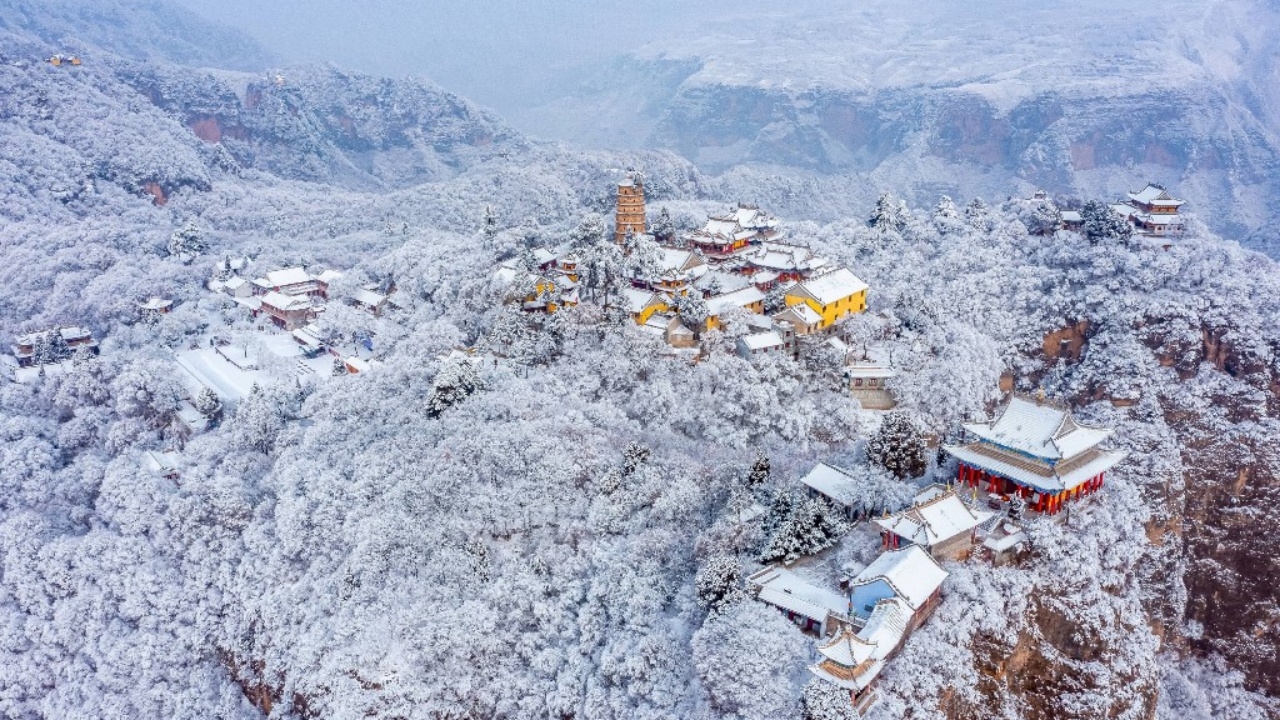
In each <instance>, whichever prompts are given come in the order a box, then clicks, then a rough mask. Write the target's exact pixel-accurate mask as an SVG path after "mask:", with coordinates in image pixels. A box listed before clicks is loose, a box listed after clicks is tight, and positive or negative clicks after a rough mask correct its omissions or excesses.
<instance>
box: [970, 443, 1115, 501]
mask: <svg viewBox="0 0 1280 720" xmlns="http://www.w3.org/2000/svg"><path fill="white" fill-rule="evenodd" d="M946 451H947V452H949V453H951V455H952V456H954V457H955V458H956V459H957V460H959V461H961V462H963V463H965V464H966V465H970V466H973V467H979V468H982V469H983V470H986V471H987V472H990V473H993V474H995V475H999V476H1001V477H1005V478H1008V479H1010V480H1013V481H1014V482H1016V483H1019V484H1021V485H1026V486H1028V487H1032V488H1035V489H1036V490H1039V491H1041V492H1048V493H1056V492H1059V491H1062V490H1070V489H1072V488H1074V487H1076V486H1077V485H1079V484H1081V483H1083V482H1084V481H1085V480H1088V479H1089V478H1091V477H1094V476H1095V475H1098V474H1100V473H1104V472H1106V471H1108V470H1110V469H1111V468H1112V467H1114V466H1115V465H1116V464H1117V463H1119V462H1120V461H1121V460H1124V459H1125V458H1126V457H1127V454H1126V453H1118V452H1101V451H1099V450H1096V449H1090V450H1089V451H1087V452H1085V453H1082V454H1081V455H1079V456H1077V457H1075V458H1073V459H1072V460H1070V461H1064V462H1061V463H1058V464H1057V465H1054V466H1050V465H1049V464H1048V463H1046V462H1044V461H1039V460H1035V459H1031V458H1023V457H1021V456H1018V455H1013V454H1011V453H1008V452H1004V451H1002V450H1000V449H999V448H994V447H992V446H991V445H989V444H987V443H982V442H975V443H971V444H969V445H947V446H946Z"/></svg>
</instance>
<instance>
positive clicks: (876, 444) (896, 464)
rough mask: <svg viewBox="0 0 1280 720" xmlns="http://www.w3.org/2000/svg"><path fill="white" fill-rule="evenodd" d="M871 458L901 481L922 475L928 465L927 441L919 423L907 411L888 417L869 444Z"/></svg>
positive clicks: (893, 413) (869, 458) (869, 456)
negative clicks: (917, 424) (917, 427)
mask: <svg viewBox="0 0 1280 720" xmlns="http://www.w3.org/2000/svg"><path fill="white" fill-rule="evenodd" d="M867 459H868V460H870V461H871V462H872V463H873V464H875V465H878V466H880V467H882V468H884V469H885V470H888V471H889V472H891V473H893V475H894V476H895V477H897V478H898V479H899V480H907V479H910V478H916V477H920V476H921V475H923V474H924V471H925V468H926V467H927V460H926V455H925V445H924V440H923V439H922V438H921V437H920V432H919V431H918V430H916V427H915V423H913V422H911V418H909V417H907V414H906V413H903V412H891V413H889V414H888V415H886V416H885V418H884V422H882V423H881V424H880V429H879V430H877V431H876V434H875V435H873V436H872V437H871V440H870V441H869V442H868V443H867Z"/></svg>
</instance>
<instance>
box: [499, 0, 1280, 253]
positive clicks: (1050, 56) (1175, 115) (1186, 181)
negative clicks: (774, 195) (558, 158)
mask: <svg viewBox="0 0 1280 720" xmlns="http://www.w3.org/2000/svg"><path fill="white" fill-rule="evenodd" d="M1276 38H1280V14H1278V13H1277V11H1276V8H1275V6H1274V5H1273V4H1269V3H1265V2H1259V1H1256V0H1217V1H1214V2H1203V1H1202V0H1173V1H1171V2H1164V3H1150V4H1136V5H1132V4H1131V5H1126V6H1124V7H1117V6H1115V4H1114V3H1107V2H1097V1H1091V2H1047V3H1035V4H1027V3H1020V2H1007V1H1006V2H993V3H982V4H981V5H979V6H972V5H962V4H956V3H949V2H941V1H933V2H922V3H912V4H910V5H905V4H902V3H897V2H889V1H888V0H881V1H879V2H869V3H859V4H858V5H857V6H856V7H849V6H847V4H844V3H841V4H835V3H826V4H816V5H815V4H813V3H805V4H803V5H802V6H796V7H792V8H787V7H779V8H777V9H776V10H773V11H758V10H757V11H754V12H750V13H746V12H744V13H743V14H742V15H740V16H734V15H726V16H725V17H723V18H722V19H721V20H719V21H712V22H707V23H702V24H698V25H696V26H694V27H691V28H689V29H688V30H687V31H685V32H681V33H675V34H673V35H671V36H669V37H664V38H661V39H659V40H656V41H654V42H652V43H651V44H649V45H648V46H647V47H646V48H645V49H644V50H642V51H640V52H638V53H636V54H635V55H633V56H631V57H628V58H625V59H622V60H619V61H618V62H617V63H615V64H613V65H611V66H609V67H606V68H604V69H603V70H600V71H598V72H596V73H594V74H592V75H589V76H587V77H585V78H583V77H581V76H577V77H568V78H566V81H565V84H564V85H563V86H562V87H561V88H560V90H559V92H558V93H551V94H550V95H551V97H552V99H551V101H550V102H549V103H547V104H546V105H545V106H543V107H539V108H534V109H532V110H528V111H518V112H514V113H512V117H513V118H514V119H515V120H516V122H517V124H519V125H521V126H523V127H526V128H527V129H530V130H531V131H533V132H535V133H539V132H540V133H543V134H547V135H553V136H557V137H579V138H585V139H586V140H587V141H589V142H593V143H595V144H598V145H601V146H657V147H666V148H672V149H675V150H678V151H679V152H680V153H681V154H683V155H684V156H685V157H688V158H690V159H691V160H694V161H695V162H697V163H698V165H699V166H700V167H702V168H703V169H705V170H710V171H713V172H720V171H724V170H727V169H730V168H734V167H735V166H738V165H740V164H742V163H751V164H756V165H762V166H772V167H773V168H775V170H774V171H775V172H783V173H786V172H788V170H787V169H797V168H799V169H805V170H811V171H817V172H818V173H820V174H821V175H823V176H825V179H826V180H829V181H831V182H834V183H837V184H842V183H844V181H843V180H840V179H839V178H832V177H831V176H833V175H836V176H839V175H850V176H852V177H854V178H857V179H858V180H859V181H860V183H859V184H861V185H863V186H864V187H865V189H864V190H862V191H861V192H857V191H856V190H855V192H856V202H857V203H859V204H861V205H865V204H866V203H867V202H868V201H869V199H870V197H868V195H871V196H873V195H874V193H876V192H878V191H879V190H880V189H885V188H893V189H895V190H899V191H901V192H905V193H907V194H908V195H909V196H912V197H913V198H916V199H920V200H925V201H927V200H928V199H929V198H931V197H933V196H936V195H937V194H938V193H939V192H948V193H950V194H953V195H955V196H959V197H972V196H977V195H981V196H985V197H987V198H988V199H990V198H992V197H1003V196H1004V195H1006V194H1008V193H1009V191H1010V188H1015V187H1016V188H1018V189H1019V190H1021V191H1025V190H1029V189H1032V188H1036V187H1040V188H1044V189H1047V190H1050V191H1052V192H1055V193H1062V194H1068V195H1076V196H1084V197H1087V196H1106V197H1111V196H1117V195H1119V194H1121V193H1122V192H1123V191H1125V190H1127V189H1136V188H1139V187H1142V186H1143V185H1144V184H1145V183H1146V182H1147V181H1149V180H1150V181H1156V182H1161V183H1163V184H1165V185H1167V186H1168V187H1170V188H1173V189H1175V191H1176V192H1178V193H1179V194H1181V195H1182V196H1184V197H1186V198H1187V199H1189V200H1190V201H1191V203H1192V207H1191V209H1192V210H1193V211H1196V212H1199V213H1200V214H1201V217H1202V218H1203V219H1204V220H1205V221H1206V222H1208V223H1209V224H1210V225H1211V227H1214V228H1216V229H1217V230H1219V231H1221V232H1224V233H1228V234H1231V235H1233V236H1235V237H1239V238H1241V240H1242V241H1244V242H1246V243H1247V244H1251V245H1253V246H1255V247H1262V248H1267V249H1271V250H1273V251H1275V250H1277V248H1276V247H1275V245H1274V241H1275V239H1276V237H1277V235H1276V233H1275V231H1274V229H1273V228H1274V227H1275V225H1276V223H1277V215H1276V205H1275V203H1274V202H1272V201H1270V199H1269V198H1271V197H1274V196H1275V195H1276V193H1277V192H1280V130H1278V129H1277V128H1280V116H1278V115H1277V108H1278V107H1280V75H1277V70H1276V68H1277V67H1278V66H1280V62H1277V60H1278V58H1280V55H1278V50H1280V44H1278V43H1280V41H1277V39H1276ZM581 118H591V120H590V121H589V122H586V121H583V120H581ZM850 184H852V183H850ZM829 210H830V208H828V207H815V208H813V209H812V210H811V212H813V213H814V214H815V215H819V216H820V215H821V214H822V213H823V212H824V211H829Z"/></svg>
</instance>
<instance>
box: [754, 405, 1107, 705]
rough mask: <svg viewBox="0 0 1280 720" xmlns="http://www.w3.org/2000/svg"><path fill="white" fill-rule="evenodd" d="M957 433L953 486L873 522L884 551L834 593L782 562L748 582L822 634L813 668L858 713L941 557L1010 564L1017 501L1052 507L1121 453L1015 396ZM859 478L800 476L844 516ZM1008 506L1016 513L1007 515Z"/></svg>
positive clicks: (921, 605) (923, 612)
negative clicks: (962, 438)
mask: <svg viewBox="0 0 1280 720" xmlns="http://www.w3.org/2000/svg"><path fill="white" fill-rule="evenodd" d="M965 429H966V430H967V431H968V432H969V433H970V434H971V435H972V436H973V437H974V440H973V441H972V442H970V443H968V444H966V445H954V446H947V448H946V449H947V450H948V451H949V452H950V453H951V454H952V455H954V456H955V457H956V458H957V459H958V460H959V471H958V476H957V480H958V484H957V485H956V486H949V487H943V486H940V485H930V486H928V487H925V488H923V489H922V490H921V491H920V492H918V493H917V494H916V495H915V497H914V498H913V499H912V502H911V505H910V506H909V507H907V508H905V509H903V510H900V511H898V512H894V513H888V512H885V513H884V514H883V515H881V516H880V517H872V518H869V519H870V520H871V522H872V524H874V526H875V527H876V528H877V530H878V532H879V534H880V538H881V548H882V550H883V552H882V553H881V555H880V556H879V557H878V558H877V559H876V560H875V561H874V562H872V563H871V564H870V565H868V566H867V567H866V568H864V569H862V570H860V571H858V572H856V573H851V572H845V573H843V576H842V578H841V579H840V581H839V589H838V590H834V589H829V588H827V587H823V586H822V585H821V584H819V583H815V582H813V581H811V580H809V579H807V578H805V577H803V576H802V575H801V574H799V573H798V572H796V571H795V570H794V569H788V568H786V567H783V566H779V565H770V566H768V567H765V568H764V569H762V570H760V571H758V572H756V573H754V574H753V575H751V576H750V577H749V578H748V586H749V588H750V590H751V591H752V592H753V593H754V595H755V597H756V598H757V599H758V600H759V601H761V602H764V603H767V604H769V605H773V606H775V607H777V608H778V609H779V610H780V611H781V612H782V613H784V614H785V615H786V616H787V618H789V619H791V620H792V621H793V622H795V623H796V624H797V625H798V626H800V627H801V628H802V629H804V630H805V631H806V632H809V633H811V634H813V635H815V636H817V637H818V638H819V643H818V647H817V656H818V657H817V660H816V662H815V663H814V664H813V665H812V666H810V671H811V672H812V673H813V675H814V676H816V677H817V678H819V679H821V680H822V681H824V682H828V683H831V684H833V685H835V686H836V687H838V688H840V689H841V690H844V691H847V692H848V693H849V699H850V702H851V703H852V705H853V707H854V708H855V709H856V710H858V711H859V712H865V711H867V710H868V709H869V708H870V707H871V706H873V705H874V704H875V702H876V701H877V696H876V694H875V689H874V688H875V681H876V679H877V677H878V676H879V675H880V672H881V671H882V670H883V669H884V667H885V664H886V663H887V662H888V661H889V660H890V659H891V658H892V657H893V656H894V655H895V654H896V653H897V652H898V651H899V650H900V649H901V648H902V647H903V645H904V643H905V642H906V641H907V640H908V638H909V637H910V635H911V633H912V631H913V630H915V629H916V628H917V627H919V626H920V625H921V624H923V623H924V622H925V620H927V619H928V617H929V616H930V614H932V612H933V611H934V609H935V608H936V607H937V605H938V603H939V601H940V598H941V590H942V586H943V582H944V581H945V580H946V578H947V576H948V572H947V571H946V570H945V569H943V567H942V566H941V564H940V562H944V561H963V560H965V559H967V558H968V557H970V556H971V555H972V554H974V553H980V554H982V555H983V556H985V557H987V558H988V559H990V560H992V561H993V562H1003V561H1005V560H1007V559H1008V558H1010V557H1012V556H1014V555H1015V554H1016V553H1017V552H1018V551H1020V550H1022V549H1024V548H1026V547H1027V545H1028V539H1027V535H1026V534H1025V533H1024V532H1023V531H1022V529H1021V528H1020V527H1018V526H1017V525H1016V522H1015V520H1016V519H1017V518H1019V517H1020V516H1021V511H1022V509H1025V510H1026V511H1029V512H1037V513H1042V514H1044V515H1054V514H1057V513H1058V512H1060V511H1061V510H1062V509H1063V507H1065V506H1067V505H1069V504H1070V503H1071V502H1073V501H1077V500H1079V499H1081V498H1083V497H1085V496H1087V495H1089V494H1091V493H1092V492H1095V491H1096V490H1098V489H1099V488H1101V487H1102V482H1103V477H1104V475H1105V473H1106V471H1107V470H1109V469H1110V468H1111V467H1112V466H1113V465H1115V464H1116V463H1117V462H1119V461H1120V460H1122V459H1124V454H1123V453H1116V452H1107V451H1103V450H1100V449H1099V448H1098V445H1099V443H1101V442H1102V441H1103V440H1105V439H1106V438H1107V437H1109V436H1110V434H1111V431H1110V430H1108V429H1106V428H1099V427H1092V426H1087V425H1082V424H1080V423H1078V422H1076V421H1075V420H1074V418H1072V416H1071V413H1070V411H1068V410H1066V409H1064V408H1062V407H1060V406H1057V405H1054V404H1052V403H1049V402H1048V401H1046V400H1043V399H1040V398H1035V399H1033V398H1027V397H1022V396H1018V395H1014V396H1012V397H1011V398H1010V400H1009V401H1008V402H1007V403H1006V404H1005V405H1004V407H1002V408H1001V409H1000V410H999V411H998V413H997V414H996V416H995V418H993V419H992V420H991V421H990V422H984V423H970V424H967V425H965ZM859 482H860V481H859V480H858V479H857V478H856V477H855V476H854V475H853V474H852V473H850V472H848V471H846V470H844V469H842V468H839V467H837V466H835V465H831V464H828V463H819V464H818V465H817V466H816V467H814V469H813V470H812V471H810V472H809V474H808V475H806V476H805V477H804V478H802V479H801V484H802V485H803V486H804V487H805V490H806V492H807V493H808V495H809V496H810V497H821V498H823V499H825V500H826V501H827V503H828V504H829V505H830V506H831V507H832V508H833V509H835V510H837V511H840V512H842V513H843V514H844V515H845V516H846V517H847V518H849V519H857V518H860V517H865V516H866V513H867V508H866V507H865V506H864V496H865V494H866V493H864V492H862V488H860V487H859ZM983 501H985V502H983ZM1015 504H1016V506H1017V507H1018V508H1019V509H1018V511H1017V512H1008V510H1010V509H1012V508H1013V507H1014V506H1015ZM983 505H985V507H983ZM1000 510H1005V511H1006V512H999V511H1000Z"/></svg>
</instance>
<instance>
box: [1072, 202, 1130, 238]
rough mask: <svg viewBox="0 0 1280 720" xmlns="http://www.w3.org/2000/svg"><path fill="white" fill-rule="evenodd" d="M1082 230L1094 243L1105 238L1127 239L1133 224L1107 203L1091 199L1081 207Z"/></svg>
mask: <svg viewBox="0 0 1280 720" xmlns="http://www.w3.org/2000/svg"><path fill="white" fill-rule="evenodd" d="M1080 231H1081V233H1083V234H1084V236H1085V238H1086V239H1087V240H1088V241H1089V242H1090V243H1091V244H1093V245H1096V244H1098V243H1099V242H1101V241H1103V240H1120V241H1126V240H1128V239H1129V238H1131V237H1132V236H1133V226H1131V225H1130V224H1129V222H1128V221H1127V220H1125V219H1124V218H1122V217H1120V214H1119V213H1117V212H1116V211H1115V210H1112V209H1111V207H1110V206H1109V205H1107V204H1106V203H1101V202H1098V201H1096V200H1090V201H1089V202H1087V203H1085V204H1084V207H1083V208H1081V209H1080Z"/></svg>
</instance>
